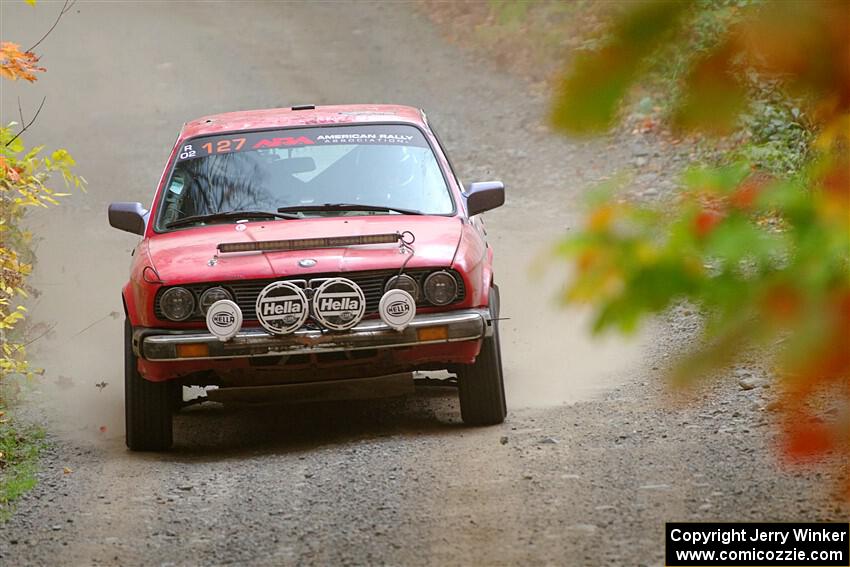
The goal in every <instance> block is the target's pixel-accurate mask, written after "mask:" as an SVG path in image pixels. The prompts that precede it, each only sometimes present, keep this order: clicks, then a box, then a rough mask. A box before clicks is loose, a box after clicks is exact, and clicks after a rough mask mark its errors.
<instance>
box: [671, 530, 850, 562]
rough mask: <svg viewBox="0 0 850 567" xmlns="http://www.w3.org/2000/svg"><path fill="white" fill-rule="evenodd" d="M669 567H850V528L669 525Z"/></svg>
mask: <svg viewBox="0 0 850 567" xmlns="http://www.w3.org/2000/svg"><path fill="white" fill-rule="evenodd" d="M665 541H666V551H665V565H667V566H668V567H700V566H703V565H728V566H737V567H748V566H758V567H768V566H776V565H789V566H791V565H797V566H814V565H818V566H845V567H846V566H848V565H850V524H827V523H787V524H780V523H694V522H675V523H674V522H670V523H667V524H666V530H665Z"/></svg>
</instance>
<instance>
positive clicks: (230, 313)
mask: <svg viewBox="0 0 850 567" xmlns="http://www.w3.org/2000/svg"><path fill="white" fill-rule="evenodd" d="M241 327H242V310H241V309H239V306H238V305H236V303H234V302H233V301H231V300H229V299H219V300H218V301H216V302H215V303H213V304H212V305H210V308H209V309H207V329H209V331H210V333H212V334H213V335H215V336H216V338H217V339H218V340H220V341H222V342H223V341H229V340H230V339H232V338H233V337H235V336H236V333H238V332H239V329H240V328H241Z"/></svg>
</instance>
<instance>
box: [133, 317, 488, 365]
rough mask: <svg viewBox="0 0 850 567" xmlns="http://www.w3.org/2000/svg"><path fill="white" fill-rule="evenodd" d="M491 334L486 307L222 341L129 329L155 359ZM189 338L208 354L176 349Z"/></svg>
mask: <svg viewBox="0 0 850 567" xmlns="http://www.w3.org/2000/svg"><path fill="white" fill-rule="evenodd" d="M441 328H444V331H443V330H442V329H441ZM492 334H493V321H492V319H491V317H490V312H489V310H487V309H462V310H459V311H450V312H446V313H427V314H421V315H417V316H416V317H414V318H413V321H411V323H410V325H409V326H408V327H407V328H406V329H404V330H403V331H396V330H394V329H392V328H391V327H389V326H387V325H386V324H384V322H383V321H381V320H380V319H370V320H368V321H363V322H361V323H360V324H359V325H357V326H356V327H354V328H353V329H351V330H349V331H344V332H331V331H318V330H301V331H295V332H294V333H292V334H291V335H280V336H278V335H271V334H269V333H267V332H266V331H265V330H263V329H245V330H242V331H240V332H239V333H237V335H236V336H235V337H233V338H232V339H230V340H229V341H226V342H221V341H219V340H218V339H217V338H216V337H215V336H214V335H212V334H211V333H202V332H198V331H175V330H170V329H148V328H141V329H136V330H135V331H134V333H133V350H134V351H135V353H136V356H138V357H140V358H143V359H145V360H151V361H156V362H165V361H177V360H181V361H185V360H211V359H222V358H249V357H252V356H288V355H294V354H317V353H325V352H338V351H347V350H363V349H376V348H377V349H381V348H401V347H412V346H417V345H427V344H439V343H454V342H460V341H472V340H476V339H481V338H483V337H488V336H490V335H492ZM190 344H192V345H206V350H207V351H208V353H207V355H206V356H180V355H178V349H177V347H178V345H190Z"/></svg>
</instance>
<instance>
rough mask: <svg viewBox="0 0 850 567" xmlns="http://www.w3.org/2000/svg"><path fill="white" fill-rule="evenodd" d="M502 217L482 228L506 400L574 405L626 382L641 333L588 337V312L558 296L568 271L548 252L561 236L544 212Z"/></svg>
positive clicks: (512, 403)
mask: <svg viewBox="0 0 850 567" xmlns="http://www.w3.org/2000/svg"><path fill="white" fill-rule="evenodd" d="M514 213H516V211H514ZM507 218H508V217H507V215H504V214H503V215H498V216H496V218H495V219H494V220H495V222H491V223H489V225H488V232H489V233H490V239H491V242H492V243H493V246H494V250H495V262H494V264H495V269H494V274H495V279H496V283H497V284H498V285H499V289H500V295H501V301H502V307H501V314H500V316H501V317H502V318H504V319H505V320H503V321H502V322H501V332H502V335H501V339H502V357H503V360H502V363H503V366H504V372H505V389H506V395H507V397H508V405H509V406H511V407H514V408H519V407H546V406H553V405H560V404H565V403H575V402H578V401H582V400H587V399H589V398H592V397H593V396H595V395H598V394H599V393H600V392H603V391H606V390H608V389H610V388H612V387H613V386H616V385H617V384H620V383H622V382H623V381H625V380H627V379H628V376H629V371H630V369H636V368H637V367H638V365H639V364H640V361H641V347H642V344H643V343H644V342H645V340H646V337H645V336H636V337H632V338H628V339H627V338H622V337H615V336H603V337H596V338H594V337H592V336H591V335H590V328H591V324H592V318H591V313H590V312H589V311H588V310H586V309H578V308H565V307H564V306H562V305H561V304H560V303H559V301H558V296H559V291H560V290H561V289H562V286H563V285H564V284H565V283H566V281H567V279H568V277H569V274H568V271H567V268H566V264H565V262H564V261H563V260H559V259H556V258H554V256H553V255H552V253H551V249H552V246H553V243H554V242H556V241H557V239H558V238H559V237H561V236H562V234H563V233H562V232H559V231H558V230H557V229H556V228H555V227H552V226H551V225H550V226H549V227H546V226H545V222H546V220H545V217H536V216H534V215H527V216H525V218H522V217H519V218H517V217H516V216H515V217H513V220H512V221H510V222H507V221H506V220H505V219H507ZM517 221H519V222H517ZM541 223H543V224H544V226H540V225H541ZM564 231H565V229H564Z"/></svg>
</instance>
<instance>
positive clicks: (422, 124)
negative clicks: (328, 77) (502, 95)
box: [109, 105, 506, 450]
mask: <svg viewBox="0 0 850 567" xmlns="http://www.w3.org/2000/svg"><path fill="white" fill-rule="evenodd" d="M504 191H505V190H504V185H503V184H502V183H501V182H498V181H490V182H482V183H472V184H470V185H467V186H463V185H462V184H461V182H460V181H459V180H458V178H457V176H456V175H455V173H454V170H453V168H452V166H451V163H450V161H449V159H448V157H447V156H446V153H445V151H444V149H443V148H442V147H441V145H440V142H439V140H438V139H437V136H436V135H435V134H434V131H433V130H432V129H431V127H430V126H429V124H428V120H427V119H426V117H425V113H424V112H423V111H421V110H419V109H415V108H410V107H405V106H391V105H351V106H322V107H314V106H312V105H305V106H295V107H292V108H283V109H271V110H256V111H246V112H232V113H227V114H219V115H215V116H209V117H204V118H200V119H198V120H195V121H193V122H189V123H188V124H186V125H185V126H184V127H183V130H182V131H181V132H180V135H179V137H178V139H177V143H176V144H175V146H174V149H173V151H172V152H171V157H170V158H169V160H168V164H167V165H166V167H165V171H164V172H163V175H162V178H161V179H160V183H159V187H158V189H157V191H156V195H155V196H154V199H153V204H152V205H151V208H150V210H146V209H145V208H143V206H142V204H141V203H113V204H111V205H110V206H109V222H110V224H111V225H112V226H113V227H115V228H118V229H121V230H125V231H128V232H131V233H134V234H138V235H140V236H141V237H142V239H141V241H140V242H139V243H138V245H137V246H136V248H135V250H134V251H133V262H132V266H131V269H130V281H129V282H128V283H127V284H126V285H125V286H124V288H123V290H122V298H123V302H124V310H125V313H126V323H125V335H124V341H125V347H124V348H125V368H124V372H125V412H126V426H127V446H128V447H129V448H130V449H133V450H162V449H167V448H169V447H170V446H171V445H172V415H173V413H174V412H175V411H176V410H177V409H179V408H180V407H181V403H182V386H189V385H198V386H217V388H210V389H209V390H208V398H210V399H211V400H217V401H228V400H234V399H235V400H239V401H261V402H268V401H271V400H275V399H298V398H306V399H311V398H310V396H311V395H312V396H318V397H319V398H321V399H328V398H335V397H336V398H339V397H357V396H358V394H363V393H365V392H373V391H375V390H381V389H383V390H384V391H386V390H387V389H389V390H392V391H395V390H393V388H396V389H398V388H399V387H402V388H407V387H408V385H409V387H410V388H412V386H413V371H416V370H448V371H450V372H453V373H454V374H456V376H457V385H458V390H459V398H460V409H461V416H462V418H463V420H464V422H465V423H468V424H475V425H487V424H496V423H501V422H502V421H503V420H504V418H505V413H506V406H505V393H504V385H503V381H502V365H501V355H500V350H499V333H498V316H499V292H498V288H497V287H496V285H495V283H494V279H493V271H492V261H493V251H492V249H491V248H490V247H489V246H488V244H487V240H486V238H485V235H486V232H485V230H484V226H483V222H482V220H481V217H480V216H479V215H480V214H481V213H483V212H484V211H487V210H490V209H493V208H495V207H498V206H500V205H502V204H503V203H504V198H505V197H504ZM311 392H312V394H311ZM312 399H316V398H315V397H314V398H312Z"/></svg>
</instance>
